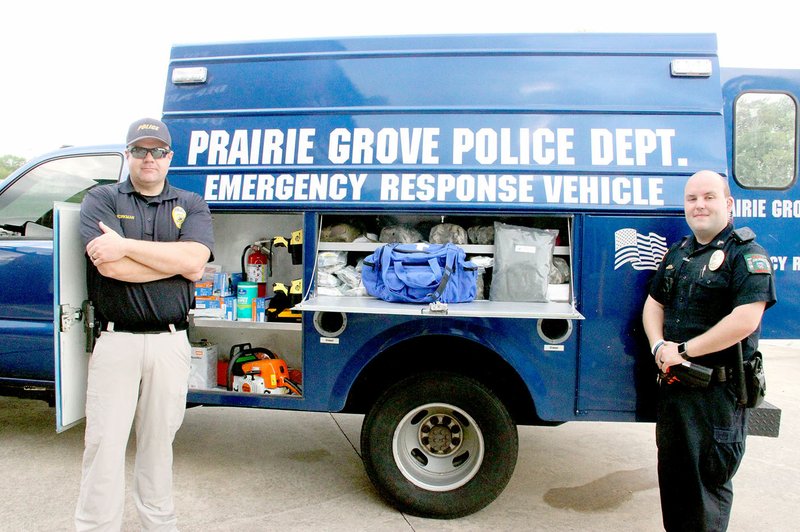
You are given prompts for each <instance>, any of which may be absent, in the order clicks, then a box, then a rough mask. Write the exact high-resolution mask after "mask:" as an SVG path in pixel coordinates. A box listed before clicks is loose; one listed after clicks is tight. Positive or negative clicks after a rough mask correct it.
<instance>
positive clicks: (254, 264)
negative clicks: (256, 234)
mask: <svg viewBox="0 0 800 532" xmlns="http://www.w3.org/2000/svg"><path fill="white" fill-rule="evenodd" d="M245 262H246V263H247V267H246V268H245ZM267 264H269V255H267V253H266V249H265V248H264V247H263V246H262V245H261V243H260V242H256V243H255V244H248V246H247V247H246V248H244V253H243V254H242V273H243V274H244V275H245V277H246V278H247V281H248V282H251V283H266V282H267Z"/></svg>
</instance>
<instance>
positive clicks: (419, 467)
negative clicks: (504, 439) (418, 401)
mask: <svg viewBox="0 0 800 532" xmlns="http://www.w3.org/2000/svg"><path fill="white" fill-rule="evenodd" d="M392 454H393V455H394V460H395V463H396V464H397V466H398V468H399V469H400V472H401V473H402V474H403V476H404V477H405V478H406V479H408V481H409V482H411V483H412V484H414V485H415V486H417V487H419V488H422V489H426V490H429V491H450V490H453V489H456V488H458V487H460V486H463V485H464V484H466V483H467V482H469V480H470V479H472V477H474V476H475V474H476V473H477V472H478V470H479V469H480V467H481V464H482V463H483V455H484V442H483V433H482V432H481V430H480V427H478V424H477V423H476V422H475V420H474V419H473V418H472V416H470V415H469V414H467V413H466V412H465V411H464V410H462V409H460V408H458V407H455V406H453V405H449V404H446V403H429V404H426V405H422V406H418V407H416V408H415V409H413V410H412V411H410V412H409V413H408V414H406V416H405V417H404V418H403V419H402V420H401V421H400V423H399V424H398V426H397V429H396V430H395V431H394V436H393V438H392Z"/></svg>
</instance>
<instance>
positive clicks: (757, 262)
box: [744, 254, 772, 273]
mask: <svg viewBox="0 0 800 532" xmlns="http://www.w3.org/2000/svg"><path fill="white" fill-rule="evenodd" d="M744 261H745V263H746V264H747V270H748V271H749V272H750V273H772V264H770V262H769V259H768V258H767V256H766V255H761V254H753V255H745V256H744Z"/></svg>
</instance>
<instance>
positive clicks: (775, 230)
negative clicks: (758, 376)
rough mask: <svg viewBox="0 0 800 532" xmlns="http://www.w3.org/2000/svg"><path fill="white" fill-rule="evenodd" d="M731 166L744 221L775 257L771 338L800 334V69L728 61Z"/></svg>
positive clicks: (738, 213)
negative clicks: (736, 65) (799, 180)
mask: <svg viewBox="0 0 800 532" xmlns="http://www.w3.org/2000/svg"><path fill="white" fill-rule="evenodd" d="M721 77H722V82H723V96H724V114H725V122H726V135H727V143H728V146H729V147H730V148H729V154H728V168H729V176H730V177H731V179H730V186H731V195H732V196H733V198H734V218H735V223H736V225H737V227H743V226H748V227H750V228H751V229H753V230H754V231H755V233H756V235H757V238H758V242H759V243H760V244H761V245H763V246H764V248H765V249H766V250H767V252H768V253H769V254H770V255H771V257H772V264H773V269H774V273H775V282H776V286H777V291H778V303H777V304H776V305H775V306H774V307H773V308H772V309H770V310H769V311H768V312H766V313H765V314H764V320H763V326H762V337H763V338H776V339H779V338H800V321H799V320H798V319H797V316H798V315H800V298H798V297H797V295H798V294H800V238H798V234H800V186H798V183H797V174H798V141H797V137H798V131H800V129H798V128H799V126H798V123H799V122H798V114H799V113H798V100H800V71H797V70H750V69H747V70H745V69H722V76H721Z"/></svg>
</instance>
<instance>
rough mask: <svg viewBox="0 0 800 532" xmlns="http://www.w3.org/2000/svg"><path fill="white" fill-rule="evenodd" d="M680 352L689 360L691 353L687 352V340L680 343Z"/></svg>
mask: <svg viewBox="0 0 800 532" xmlns="http://www.w3.org/2000/svg"><path fill="white" fill-rule="evenodd" d="M678 354H679V355H680V356H681V357H682V358H683V359H684V360H689V355H688V354H687V353H686V342H681V343H679V344H678Z"/></svg>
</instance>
